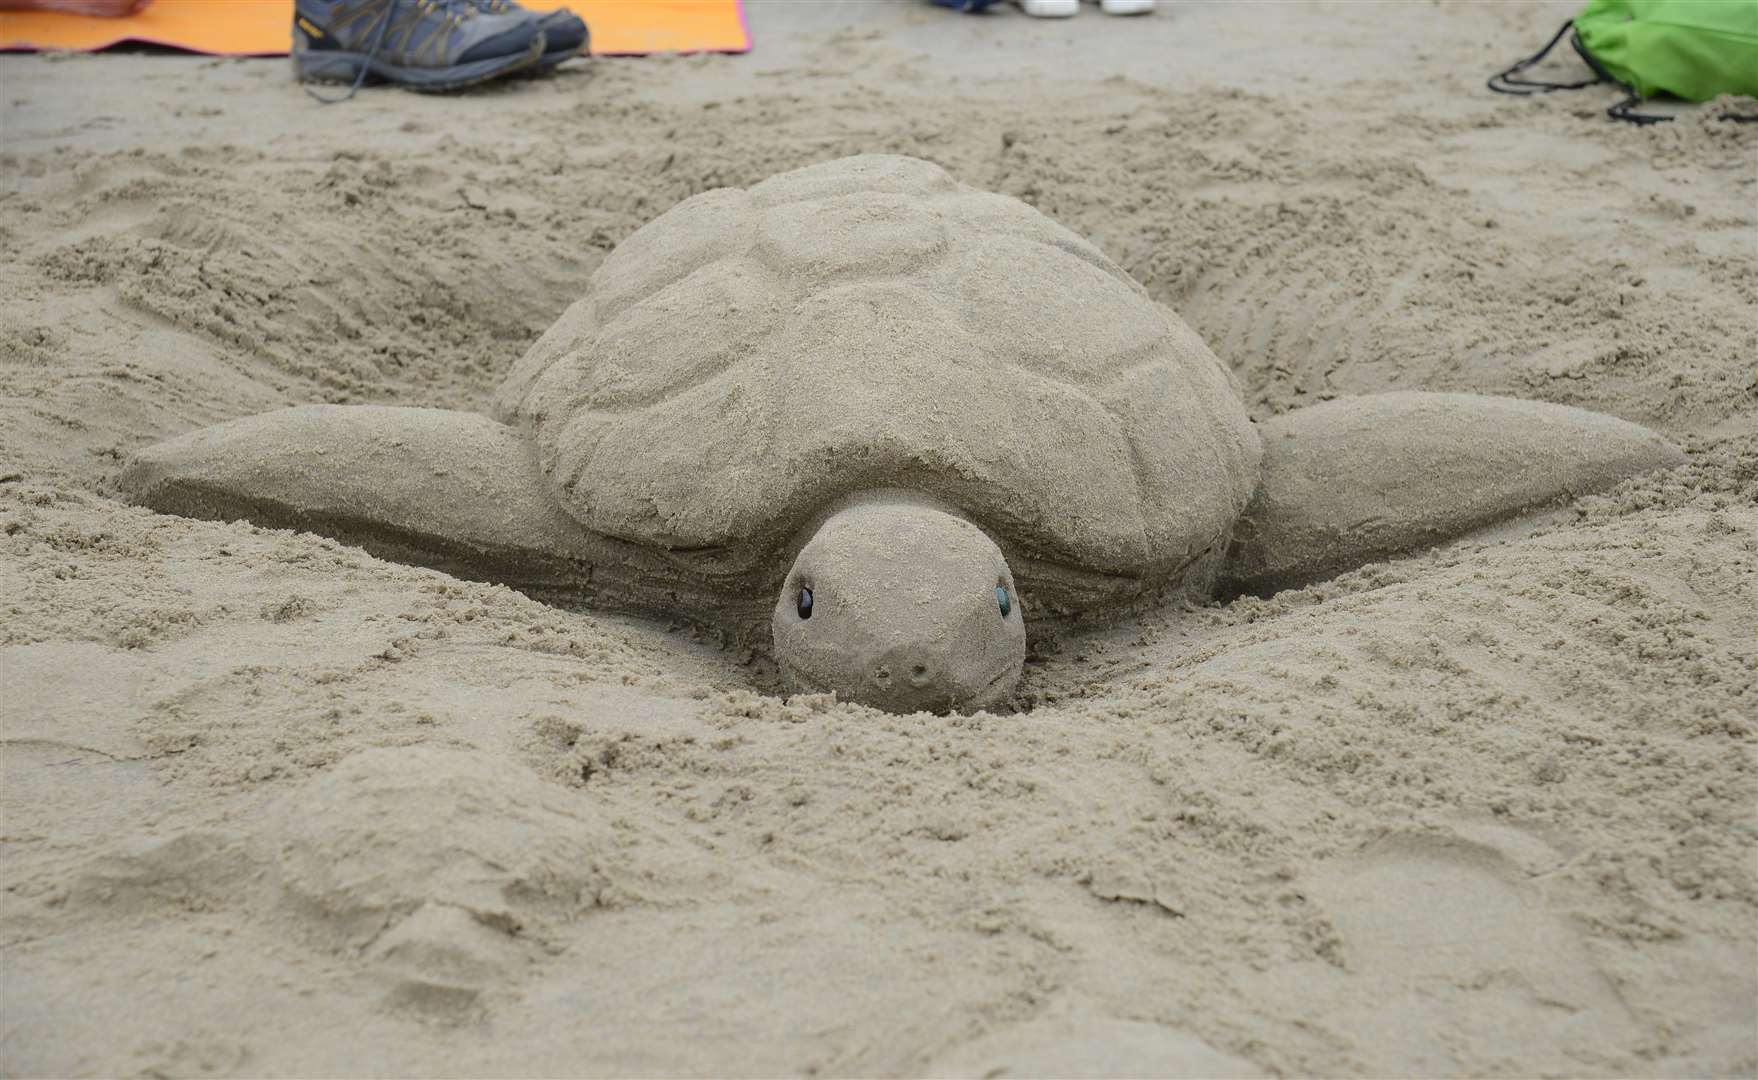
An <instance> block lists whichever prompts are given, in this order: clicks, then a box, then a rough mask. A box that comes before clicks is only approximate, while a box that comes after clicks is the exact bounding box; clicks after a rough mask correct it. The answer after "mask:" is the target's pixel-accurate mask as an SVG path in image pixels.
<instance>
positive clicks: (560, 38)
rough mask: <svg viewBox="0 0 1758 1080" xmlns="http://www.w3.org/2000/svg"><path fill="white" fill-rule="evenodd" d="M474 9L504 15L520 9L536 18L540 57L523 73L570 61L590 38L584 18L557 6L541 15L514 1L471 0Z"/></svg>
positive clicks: (583, 50) (528, 15)
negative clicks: (539, 35)
mask: <svg viewBox="0 0 1758 1080" xmlns="http://www.w3.org/2000/svg"><path fill="white" fill-rule="evenodd" d="M474 2H475V4H476V10H477V11H480V12H482V13H483V14H484V15H505V14H507V13H508V12H519V13H521V14H523V15H525V16H526V17H528V18H532V19H536V20H537V25H538V28H539V29H541V30H542V31H543V41H544V46H543V59H541V60H539V61H538V62H537V64H536V65H535V66H533V67H531V68H528V69H526V71H525V72H524V74H526V75H541V74H543V73H544V72H547V71H551V70H553V69H554V68H555V66H556V65H557V64H559V63H561V62H562V61H563V60H572V59H573V58H574V57H576V56H579V55H580V54H581V53H583V52H585V51H586V46H587V43H588V42H590V41H591V40H592V35H591V33H590V32H589V31H588V30H587V29H586V20H584V19H582V18H580V16H578V15H576V14H574V13H573V12H571V11H569V10H568V9H567V8H557V9H556V10H554V11H546V12H543V13H541V14H539V13H538V12H535V11H531V10H530V9H528V8H522V7H520V6H519V5H518V4H516V3H514V2H513V0H474Z"/></svg>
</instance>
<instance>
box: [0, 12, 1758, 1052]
mask: <svg viewBox="0 0 1758 1080" xmlns="http://www.w3.org/2000/svg"><path fill="white" fill-rule="evenodd" d="M751 8H752V10H751V18H752V26H753V32H754V35H755V38H756V42H757V48H756V51H754V52H753V53H751V54H749V55H747V56H743V57H718V56H710V57H686V58H650V59H622V60H595V61H591V62H585V63H576V64H573V65H570V67H569V68H567V69H564V70H563V71H562V73H561V74H560V75H558V76H557V77H556V78H554V79H552V80H547V81H542V82H532V83H519V84H509V85H507V86H504V87H494V88H490V89H488V90H486V91H484V92H481V93H477V94H473V95H469V96H465V97H456V98H429V97H421V96H417V95H412V94H406V93H400V92H396V91H388V90H387V91H370V92H366V93H363V94H362V95H361V97H360V98H359V99H357V100H356V101H354V102H352V103H350V104H348V105H340V106H335V107H331V108H320V107H318V106H317V105H316V103H314V102H312V101H311V100H310V99H309V98H307V97H306V96H305V95H304V94H303V93H302V92H301V91H300V90H299V88H298V87H297V86H296V85H295V84H293V83H292V82H291V80H290V75H289V71H288V67H287V64H286V63H285V61H262V60H252V61H232V60H213V59H192V58H185V57H171V56H158V55H111V56H96V57H6V58H4V59H0V80H3V87H0V88H3V90H4V99H3V100H4V105H3V108H4V110H5V112H4V119H5V126H4V135H3V146H0V211H3V212H0V253H3V254H4V259H3V260H0V285H3V288H0V525H3V527H0V768H3V772H0V969H3V977H0V1072H4V1073H5V1074H7V1075H121V1074H128V1075H133V1074H143V1073H144V1074H151V1075H167V1076H170V1075H177V1076H188V1075H236V1074H277V1075H360V1074H399V1075H413V1074H422V1075H535V1074H544V1075H603V1076H611V1075H631V1074H667V1075H709V1074H713V1075H783V1074H788V1075H791V1074H800V1073H805V1074H813V1075H841V1074H861V1075H869V1074H924V1073H932V1074H952V1075H970V1074H981V1075H1027V1074H1032V1073H1053V1074H1058V1075H1068V1074H1077V1073H1089V1074H1094V1075H1143V1074H1155V1075H1210V1076H1214V1075H1273V1074H1280V1075H1290V1074H1309V1073H1325V1074H1374V1075H1414V1074H1421V1075H1440V1074H1496V1075H1549V1074H1567V1075H1753V1074H1755V1073H1758V918H1755V916H1758V776H1755V775H1754V767H1755V765H1758V757H1755V754H1754V748H1755V746H1758V735H1755V731H1754V727H1755V725H1758V316H1755V315H1754V311H1758V209H1755V207H1758V130H1755V126H1754V125H1749V124H1740V123H1732V122H1729V121H1727V120H1725V119H1723V117H1724V116H1726V115H1728V114H1730V113H1736V112H1741V111H1751V110H1752V109H1753V107H1754V105H1753V103H1752V102H1750V101H1745V102H1739V101H1724V102H1717V103H1712V104H1710V105H1708V106H1706V107H1704V108H1701V109H1697V110H1693V111H1691V112H1690V113H1688V114H1687V115H1685V116H1684V117H1682V118H1681V119H1680V120H1678V121H1677V122H1675V123H1672V124H1667V125H1657V126H1654V127H1648V128H1633V127H1629V126H1626V125H1622V124H1618V123H1615V122H1613V121H1610V120H1608V119H1606V118H1605V117H1604V115H1603V111H1604V108H1605V106H1606V105H1607V104H1609V103H1610V102H1611V101H1614V100H1616V96H1617V95H1616V94H1615V92H1613V91H1610V90H1604V89H1592V90H1587V91H1583V92H1581V93H1578V94H1574V95H1564V94H1557V95H1551V96H1548V97H1545V98H1537V99H1519V100H1516V99H1510V98H1503V97H1498V96H1495V95H1491V94H1489V93H1488V92H1486V91H1484V90H1483V88H1482V80H1483V77H1484V76H1486V75H1487V74H1488V73H1489V72H1490V71H1492V70H1495V69H1496V68H1498V67H1500V66H1502V65H1504V64H1506V63H1507V62H1509V61H1511V60H1512V59H1514V58H1517V57H1519V56H1521V55H1524V54H1526V53H1528V52H1530V51H1531V50H1532V49H1533V48H1535V47H1536V46H1537V45H1538V44H1540V43H1542V42H1543V41H1544V40H1545V39H1546V38H1547V37H1548V36H1549V34H1550V32H1552V31H1553V30H1554V29H1555V27H1556V26H1557V25H1558V24H1560V23H1561V22H1562V21H1563V20H1564V19H1565V18H1567V17H1568V16H1569V15H1570V14H1571V13H1572V12H1573V9H1574V6H1573V5H1572V4H1565V5H1553V4H1542V3H1501V4H1489V5H1470V4H1447V5H1429V4H1408V5H1383V4H1347V3H1337V4H1318V3H1311V4H1251V5H1229V4H1222V3H1215V4H1205V3H1168V2H1167V0H1162V4H1161V11H1160V12H1158V13H1156V14H1155V15H1153V16H1151V17H1149V18H1147V19H1141V20H1123V19H1107V18H1104V17H1102V16H1100V15H1099V14H1098V13H1097V11H1096V10H1092V9H1089V10H1088V11H1087V12H1086V13H1085V14H1083V15H1082V17H1080V18H1078V19H1074V20H1071V21H1066V22H1054V23H1051V22H1035V21H1030V20H1027V19H1025V18H1023V17H1021V16H1019V15H1018V13H1017V12H1012V11H1008V12H1002V13H1000V14H996V15H992V16H985V17H981V18H976V17H972V18H965V17H960V16H957V15H954V14H952V13H950V12H946V11H944V10H941V9H937V8H933V7H930V6H928V5H925V4H924V5H920V6H917V5H914V4H907V5H906V4H821V5H814V4H803V3H782V2H777V3H772V4H764V3H757V4H753V5H751ZM868 151H883V152H896V153H907V154H912V155H915V156H919V157H923V158H928V159H930V160H933V161H936V162H939V163H940V164H942V165H944V166H945V167H946V168H947V169H948V170H949V171H951V172H952V173H953V175H955V176H957V177H958V178H959V179H961V180H964V181H965V182H967V183H970V184H972V185H975V186H977V187H981V188H985V189H988V190H994V191H1001V192H1004V193H1007V194H1010V195H1014V196H1017V197H1019V198H1021V199H1023V200H1025V201H1026V202H1028V203H1030V204H1031V205H1033V206H1035V207H1037V208H1038V209H1040V210H1042V211H1043V212H1045V213H1046V214H1049V215H1050V216H1051V217H1053V218H1055V219H1056V220H1057V221H1059V222H1061V223H1062V224H1064V225H1066V226H1068V227H1069V228H1071V229H1074V230H1075V231H1076V232H1079V233H1081V234H1082V235H1084V236H1086V237H1087V238H1089V239H1091V240H1092V241H1093V242H1094V243H1096V244H1097V245H1098V246H1099V247H1100V248H1102V249H1103V250H1104V251H1105V252H1106V253H1108V254H1109V255H1110V256H1111V257H1113V258H1114V259H1116V260H1117V262H1118V263H1119V264H1120V265H1122V266H1123V267H1124V268H1125V269H1126V270H1128V271H1129V272H1130V273H1131V274H1132V275H1134V276H1135V278H1136V279H1138V280H1139V281H1140V282H1141V283H1142V284H1143V285H1144V286H1145V287H1146V288H1147V290H1148V292H1149V294H1150V295H1151V296H1153V297H1154V298H1155V299H1157V300H1160V301H1162V302H1164V303H1166V304H1168V305H1170V306H1171V307H1173V308H1174V309H1176V310H1177V311H1178V312H1179V313H1180V314H1181V315H1182V316H1183V318H1184V319H1185V320H1186V321H1187V322H1188V323H1189V324H1190V325H1191V326H1192V327H1193V328H1194V329H1195V330H1196V331H1197V332H1198V333H1199V334H1201V335H1202V336H1203V337H1204V338H1205V339H1206V340H1207V342H1208V343H1209V344H1210V345H1211V346H1212V347H1213V348H1214V350H1215V352H1216V353H1217V354H1218V355H1219V356H1220V357H1221V359H1222V360H1224V361H1225V362H1227V363H1228V364H1229V365H1230V366H1231V367H1232V369H1233V370H1234V372H1235V373H1236V374H1237V377H1238V379H1239V380H1240V383H1241V386H1242V389H1243V393H1244V397H1245V400H1246V403H1247V406H1248V408H1249V409H1250V411H1251V412H1252V414H1253V415H1254V416H1256V417H1258V418H1260V419H1262V418H1267V417H1270V416H1273V415H1276V414H1279V413H1280V412H1283V411H1285V410H1287V409H1291V408H1296V407H1299V406H1302V405H1307V404H1313V403H1316V402H1319V401H1323V400H1327V399H1330V398H1333V397H1339V396H1345V395H1352V394H1363V393H1374V392H1381V391H1391V390H1445V391H1468V392H1478V393H1492V394H1508V395H1515V396H1520V397H1528V398H1535V399H1541V400H1545V401H1552V402H1558V403H1562V404H1568V405H1576V406H1581V407H1585V408H1591V409H1596V410H1600V411H1603V412H1606V413H1610V414H1613V415H1615V416H1618V417H1621V418H1623V419H1626V420H1631V421H1634V422H1637V423H1641V424H1645V425H1648V426H1650V427H1652V428H1654V429H1656V430H1658V431H1660V432H1662V433H1663V434H1665V435H1666V436H1668V437H1669V438H1671V439H1672V440H1674V441H1675V442H1677V443H1678V444H1679V445H1681V446H1683V447H1685V448H1686V449H1687V451H1688V452H1689V454H1690V462H1689V464H1687V465H1686V466H1685V467H1683V468H1681V469H1679V470H1676V471H1672V472H1668V473H1664V474H1658V475H1653V476H1649V477H1644V478H1638V479H1635V480H1632V481H1629V482H1626V483H1625V484H1623V485H1621V486H1620V487H1618V488H1617V489H1615V490H1614V491H1612V492H1610V493H1607V494H1603V495H1598V496H1593V497H1589V498H1586V499H1582V500H1580V501H1578V502H1576V503H1573V504H1570V505H1567V506H1564V507H1560V508H1557V509H1555V510H1553V511H1551V512H1548V513H1546V514H1543V515H1539V516H1537V517H1535V518H1532V519H1529V520H1527V521H1525V522H1522V523H1520V524H1519V525H1517V526H1514V527H1509V528H1506V529H1503V530H1501V531H1499V532H1498V533H1496V534H1492V535H1484V536H1477V537H1473V538H1472V539H1470V540H1469V541H1465V542H1460V543H1455V544H1452V545H1448V546H1445V547H1442V548H1440V549H1437V550H1433V551H1427V552H1422V553H1418V554H1415V555H1412V556H1410V557H1407V558H1402V559H1398V560H1394V561H1390V562H1384V563H1377V564H1374V565H1372V566H1368V567H1364V568H1362V569H1359V570H1356V571H1353V572H1350V573H1347V574H1345V575H1343V576H1341V577H1339V578H1336V579H1333V580H1330V581H1327V582H1324V583H1322V584H1319V585H1316V586H1313V587H1310V588H1306V589H1302V590H1298V591H1294V592H1288V593H1283V594H1281V595H1279V596H1276V597H1274V598H1273V599H1252V598H1246V599H1241V600H1237V601H1235V602H1233V603H1231V604H1227V605H1224V606H1206V607H1188V608H1187V607H1183V606H1180V607H1175V608H1167V609H1162V610H1156V611H1152V612H1149V613H1147V614H1144V615H1138V616H1131V617H1128V618H1126V619H1122V620H1119V621H1118V622H1116V623H1115V624H1114V625H1110V626H1106V627H1103V628H1100V629H1095V630H1092V631H1088V632H1083V633H1078V634H1068V635H1065V636H1063V637H1061V638H1059V639H1058V640H1057V641H1055V642H1052V643H1049V644H1048V645H1046V646H1045V647H1043V648H1041V649H1039V650H1037V651H1036V652H1035V653H1034V654H1033V655H1032V656H1031V657H1029V659H1028V662H1027V665H1026V673H1025V678H1024V688H1023V691H1022V693H1021V695H1020V697H1019V700H1018V702H1017V708H1015V709H1013V710H1012V711H1007V712H1003V713H999V714H987V713H984V714H978V715H975V716H954V717H933V716H927V715H916V716H907V717H899V716H891V715H887V714H883V713H878V712H874V711H871V710H868V709H864V708H860V707H856V706H852V705H847V704H838V703H836V702H834V701H831V700H828V699H825V698H818V697H796V698H794V699H791V700H784V699H782V698H779V697H776V696H773V695H771V694H769V693H766V692H765V690H766V688H767V686H768V685H769V684H768V683H767V682H766V681H765V677H764V676H763V675H762V674H761V673H760V670H759V669H760V668H761V663H760V662H758V661H754V660H753V658H752V657H751V656H748V655H746V654H744V653H743V652H742V651H740V650H738V649H734V648H727V647H724V646H723V645H722V644H721V643H720V642H719V641H717V640H715V639H714V637H713V636H712V635H708V634H704V633H701V632H699V631H694V630H692V629H690V628H689V626H687V625H686V624H684V623H683V622H681V621H680V622H679V623H678V624H677V625H671V626H667V625H658V624H653V623H650V622H645V621H641V620H636V619H630V618H622V617H615V618H613V617H607V616H603V615H594V614H592V613H589V612H582V611H570V610H564V609H561V608H558V607H553V606H547V605H545V604H542V603H539V602H537V601H535V600H532V599H530V598H527V597H525V596H522V595H520V594H518V593H516V592H514V591H512V590H510V589H507V588H505V587H501V586H496V585H492V584H484V583H477V582H468V581H462V580H459V579H456V578H453V577H449V576H446V575H444V574H441V573H438V572H435V571H431V570H424V569H419V568H414V567H409V566H403V565H398V564H394V563H390V562H385V561H381V560H378V559H375V558H373V557H371V556H369V555H366V554H365V553H363V552H361V551H359V550H358V549H354V548H349V547H347V546H344V545H342V544H338V543H336V542H334V541H331V540H327V539H323V538H320V537H316V536H312V535H309V534H299V533H293V532H285V531H275V530H265V529H259V528H255V527H252V526H249V525H246V524H241V523H239V524H220V523H211V522H199V521H191V520H185V519H181V518H175V517H168V516H163V515H157V514H153V513H151V512H149V511H146V510H144V509H141V508H138V507H132V506H129V505H127V504H126V503H124V502H122V501H121V500H120V499H119V498H118V496H117V492H116V486H115V481H116V476H117V474H118V473H119V471H120V469H121V464H122V462H123V460H125V458H126V457H127V455H128V454H130V453H131V452H132V451H134V450H136V449H138V448H140V447H142V446H144V445H147V444H149V443H152V442H155V441H158V440H160V439H164V438H167V437H170V436H173V435H177V434H180V433H182V432H185V431H189V430H192V429H194V428H196V427H200V426H203V425H207V424H211V423H214V422H217V421H221V420H226V419H231V418H234V417H238V416H243V415H247V414H251V413H255V412H261V411H264V410H268V409H273V408H278V407H282V406H288V405H296V404H305V403H312V402H349V403H367V402H374V403H385V404H398V405H432V406H441V407H446V408H458V409H477V410H485V409H486V408H487V407H488V405H489V402H490V401H491V400H492V398H493V396H494V393H495V391H496V389H497V388H498V386H499V384H500V381H501V379H502V378H503V377H504V376H505V374H506V373H507V371H508V370H509V369H510V368H511V366H512V364H513V363H514V361H515V360H517V359H518V357H519V356H520V355H521V354H522V353H523V352H524V350H525V349H526V348H527V347H528V346H529V345H530V344H531V342H532V341H534V340H535V339H536V337H537V336H538V335H539V334H540V333H541V332H542V331H543V330H544V328H545V327H547V326H548V325H549V324H550V323H551V322H552V321H553V320H554V319H555V318H556V317H557V315H559V314H560V312H561V311H562V310H563V309H564V308H566V307H567V305H568V304H570V303H571V302H572V301H574V300H575V299H577V298H578V297H579V295H580V293H581V291H582V289H583V287H584V283H585V281H586V279H587V278H588V276H589V275H590V274H591V273H592V271H593V270H594V269H595V268H596V267H597V266H598V264H599V263H600V262H601V261H602V259H603V258H604V255H605V254H606V252H608V251H609V250H610V249H611V248H612V247H613V246H614V245H615V244H616V243H617V242H618V241H619V240H621V239H622V238H623V237H625V236H627V235H628V234H629V233H630V232H632V231H633V230H634V229H635V228H637V227H638V226H640V225H641V224H642V223H643V222H645V221H647V220H649V219H651V218H653V217H654V216H656V215H658V214H659V213H661V212H663V211H664V210H665V209H667V208H668V207H670V206H671V205H672V204H674V203H675V202H677V201H678V200H680V199H682V198H685V197H687V196H689V195H691V194H694V193H697V192H700V191H704V190H707V189H710V188H713V187H717V186H724V185H738V186H745V185H749V184H752V183H755V182H757V181H759V180H761V179H763V178H764V177H766V176H768V175H771V174H773V173H775V172H778V171H782V170H784V169H788V168H793V167H797V166H800V165H805V164H808V163H811V162H814V161H819V160H824V159H828V158H833V157H838V156H842V155H846V154H852V153H860V152H868Z"/></svg>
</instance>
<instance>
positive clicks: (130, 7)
mask: <svg viewBox="0 0 1758 1080" xmlns="http://www.w3.org/2000/svg"><path fill="white" fill-rule="evenodd" d="M152 2H153V0H0V11H54V12H58V13H60V14H62V15H96V16H99V17H100V18H106V19H116V18H121V17H122V16H124V15H133V14H134V13H135V12H137V11H139V10H140V9H141V8H144V7H146V6H147V5H148V4H150V3H152Z"/></svg>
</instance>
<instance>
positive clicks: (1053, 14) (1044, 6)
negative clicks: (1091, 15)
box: [1014, 0, 1080, 19]
mask: <svg viewBox="0 0 1758 1080" xmlns="http://www.w3.org/2000/svg"><path fill="white" fill-rule="evenodd" d="M1014 3H1016V4H1018V5H1019V9H1020V10H1021V11H1023V12H1025V13H1026V14H1027V15H1030V16H1032V17H1033V18H1035V19H1066V18H1068V17H1069V16H1071V15H1079V14H1080V0H1014Z"/></svg>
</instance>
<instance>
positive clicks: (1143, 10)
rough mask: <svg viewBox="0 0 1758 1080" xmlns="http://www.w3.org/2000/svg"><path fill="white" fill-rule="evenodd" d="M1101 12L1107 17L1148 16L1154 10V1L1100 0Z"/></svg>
mask: <svg viewBox="0 0 1758 1080" xmlns="http://www.w3.org/2000/svg"><path fill="white" fill-rule="evenodd" d="M1099 10H1100V11H1103V12H1104V13H1105V14H1107V15H1146V14H1147V13H1148V12H1150V11H1152V10H1154V0H1099Z"/></svg>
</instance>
